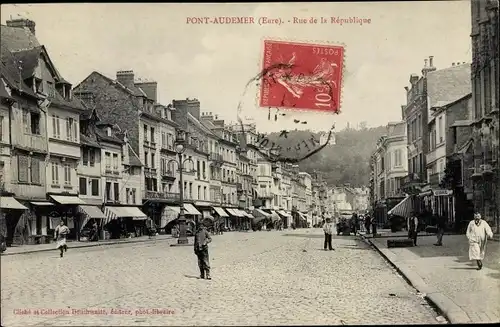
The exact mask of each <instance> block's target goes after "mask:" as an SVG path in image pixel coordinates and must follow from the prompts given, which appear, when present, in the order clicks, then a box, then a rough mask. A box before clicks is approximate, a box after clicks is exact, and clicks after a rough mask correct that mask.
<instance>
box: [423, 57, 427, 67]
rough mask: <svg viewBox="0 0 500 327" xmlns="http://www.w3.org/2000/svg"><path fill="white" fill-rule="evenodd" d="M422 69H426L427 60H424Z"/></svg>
mask: <svg viewBox="0 0 500 327" xmlns="http://www.w3.org/2000/svg"><path fill="white" fill-rule="evenodd" d="M424 68H427V59H424Z"/></svg>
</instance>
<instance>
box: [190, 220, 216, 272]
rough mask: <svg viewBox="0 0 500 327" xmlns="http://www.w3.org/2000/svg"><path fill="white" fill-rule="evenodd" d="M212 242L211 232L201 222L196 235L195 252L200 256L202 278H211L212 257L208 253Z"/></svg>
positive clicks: (199, 264)
mask: <svg viewBox="0 0 500 327" xmlns="http://www.w3.org/2000/svg"><path fill="white" fill-rule="evenodd" d="M210 242H212V238H211V237H210V233H209V232H208V231H207V228H206V227H205V225H204V224H200V225H199V227H198V230H197V231H196V234H195V235H194V254H196V256H197V257H198V267H199V268H200V278H201V279H205V278H206V279H211V277H210V259H209V255H208V243H210Z"/></svg>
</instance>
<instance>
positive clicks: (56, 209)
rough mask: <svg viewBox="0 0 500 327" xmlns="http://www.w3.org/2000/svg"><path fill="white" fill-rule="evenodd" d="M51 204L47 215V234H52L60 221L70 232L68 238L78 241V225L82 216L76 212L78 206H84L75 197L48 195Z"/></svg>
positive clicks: (83, 203)
mask: <svg viewBox="0 0 500 327" xmlns="http://www.w3.org/2000/svg"><path fill="white" fill-rule="evenodd" d="M48 195H49V198H50V199H51V201H52V203H53V204H54V206H53V207H51V210H52V211H51V213H50V214H49V216H50V217H49V232H51V233H53V231H54V229H55V228H56V226H57V225H58V224H59V222H60V221H61V220H63V221H64V222H65V223H66V226H68V228H69V230H70V234H69V236H68V238H70V239H71V238H72V239H76V240H80V225H81V223H82V221H83V218H82V217H83V216H82V214H81V213H80V211H79V210H78V206H80V205H86V203H85V202H84V201H83V200H82V199H80V198H79V197H78V196H77V195H62V194H57V195H56V194H48Z"/></svg>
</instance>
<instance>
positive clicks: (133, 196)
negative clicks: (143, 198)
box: [132, 188, 136, 203]
mask: <svg viewBox="0 0 500 327" xmlns="http://www.w3.org/2000/svg"><path fill="white" fill-rule="evenodd" d="M135 192H136V190H135V188H133V189H132V203H135Z"/></svg>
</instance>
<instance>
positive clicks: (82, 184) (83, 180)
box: [80, 177, 87, 195]
mask: <svg viewBox="0 0 500 327" xmlns="http://www.w3.org/2000/svg"><path fill="white" fill-rule="evenodd" d="M80 194H82V195H87V179H86V178H85V177H80Z"/></svg>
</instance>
